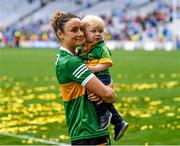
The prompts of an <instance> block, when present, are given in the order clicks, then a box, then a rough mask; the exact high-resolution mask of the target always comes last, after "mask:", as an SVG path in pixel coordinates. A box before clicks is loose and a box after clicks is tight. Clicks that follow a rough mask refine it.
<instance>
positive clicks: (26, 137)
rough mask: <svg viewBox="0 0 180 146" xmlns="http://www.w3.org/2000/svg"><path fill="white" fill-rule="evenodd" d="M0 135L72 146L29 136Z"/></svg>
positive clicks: (59, 145)
mask: <svg viewBox="0 0 180 146" xmlns="http://www.w3.org/2000/svg"><path fill="white" fill-rule="evenodd" d="M0 135H3V136H10V137H15V138H19V139H31V140H33V141H35V142H41V143H45V144H55V145H58V146H70V145H69V144H64V143H58V142H56V141H49V140H46V139H41V138H35V137H32V136H29V135H15V134H11V133H0Z"/></svg>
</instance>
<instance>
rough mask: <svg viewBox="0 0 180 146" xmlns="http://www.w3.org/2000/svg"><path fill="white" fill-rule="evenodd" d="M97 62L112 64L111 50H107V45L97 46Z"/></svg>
mask: <svg viewBox="0 0 180 146" xmlns="http://www.w3.org/2000/svg"><path fill="white" fill-rule="evenodd" d="M98 50H99V53H98V54H99V58H100V60H99V63H111V64H112V60H111V52H110V51H109V49H108V48H107V47H105V46H104V47H102V48H99V49H98Z"/></svg>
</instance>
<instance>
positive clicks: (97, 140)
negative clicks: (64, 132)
mask: <svg viewBox="0 0 180 146" xmlns="http://www.w3.org/2000/svg"><path fill="white" fill-rule="evenodd" d="M103 143H107V145H110V138H109V136H108V135H107V136H101V137H97V138H91V139H82V140H75V141H72V142H71V144H72V145H98V144H103Z"/></svg>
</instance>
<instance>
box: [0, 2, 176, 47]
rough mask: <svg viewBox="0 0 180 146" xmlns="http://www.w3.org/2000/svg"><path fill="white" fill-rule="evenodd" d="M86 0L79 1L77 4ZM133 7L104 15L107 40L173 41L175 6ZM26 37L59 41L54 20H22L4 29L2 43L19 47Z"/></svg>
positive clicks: (33, 39)
mask: <svg viewBox="0 0 180 146" xmlns="http://www.w3.org/2000/svg"><path fill="white" fill-rule="evenodd" d="M96 1H97V0H96ZM101 1H103V0H101ZM152 1H153V0H151V2H152ZM28 2H29V3H32V2H33V0H28ZM44 2H47V0H46V1H43V0H42V3H43V4H44ZM84 2H85V1H81V0H76V3H77V4H82V3H84ZM91 2H92V1H91ZM85 4H86V5H87V7H90V6H91V3H90V1H88V0H86V3H85ZM130 6H131V5H129V3H127V6H126V7H125V8H124V9H122V10H121V9H114V10H113V11H112V14H111V15H110V16H107V15H101V17H102V18H103V20H104V21H105V24H106V33H105V39H106V40H118V41H125V40H128V41H133V42H137V41H146V40H152V41H160V42H164V41H172V30H171V29H170V28H169V27H168V25H169V24H170V23H171V22H172V19H173V16H172V5H170V4H168V3H164V2H162V1H159V2H158V5H157V8H155V10H154V11H153V12H150V13H147V14H141V15H140V14H135V15H131V16H130V15H128V13H127V12H128V10H129V7H130ZM137 8H138V7H137ZM134 9H136V8H134ZM25 40H30V41H37V40H40V41H56V37H55V35H54V32H53V30H52V28H51V27H50V19H48V18H45V19H41V20H31V21H28V22H24V21H19V22H17V23H16V25H13V26H9V27H7V28H6V29H2V28H0V42H4V43H5V44H8V45H13V44H16V46H17V47H18V46H19V42H21V41H25Z"/></svg>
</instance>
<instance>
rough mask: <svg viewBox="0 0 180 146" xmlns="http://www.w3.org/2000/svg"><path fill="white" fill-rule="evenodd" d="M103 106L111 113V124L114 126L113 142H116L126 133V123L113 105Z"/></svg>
mask: <svg viewBox="0 0 180 146" xmlns="http://www.w3.org/2000/svg"><path fill="white" fill-rule="evenodd" d="M105 105H106V107H107V109H108V110H109V111H110V112H111V113H112V118H111V124H113V125H114V133H115V134H114V140H115V141H118V140H119V139H120V138H121V137H122V136H123V135H124V133H125V132H126V130H127V128H128V123H127V122H125V121H124V120H123V119H122V117H121V116H120V114H119V113H118V112H117V110H116V108H115V107H114V105H113V104H109V103H105Z"/></svg>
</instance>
